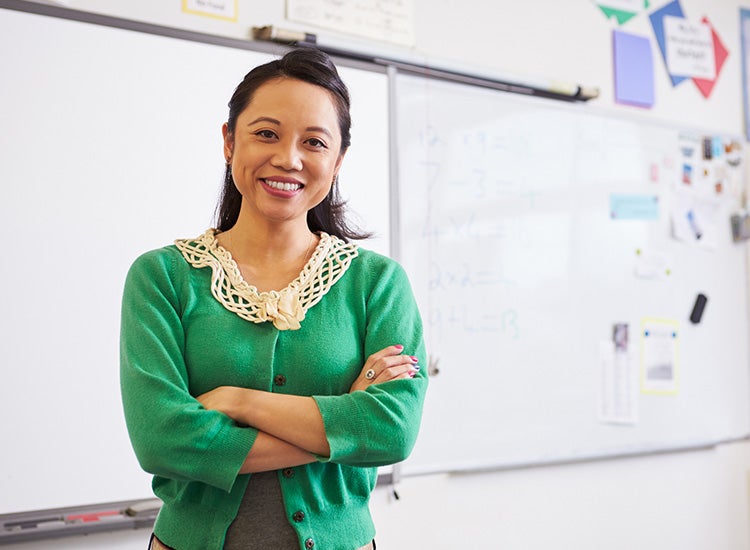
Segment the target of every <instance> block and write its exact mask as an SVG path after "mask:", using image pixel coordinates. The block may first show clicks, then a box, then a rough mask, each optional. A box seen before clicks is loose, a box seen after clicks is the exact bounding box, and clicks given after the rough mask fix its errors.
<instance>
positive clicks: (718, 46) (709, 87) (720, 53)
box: [693, 17, 729, 99]
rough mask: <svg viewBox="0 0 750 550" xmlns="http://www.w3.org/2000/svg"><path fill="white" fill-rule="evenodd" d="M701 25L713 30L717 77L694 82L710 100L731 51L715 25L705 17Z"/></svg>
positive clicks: (694, 79)
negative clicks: (703, 24)
mask: <svg viewBox="0 0 750 550" xmlns="http://www.w3.org/2000/svg"><path fill="white" fill-rule="evenodd" d="M701 23H705V24H706V25H708V26H709V27H710V28H711V38H712V39H713V42H714V63H715V64H716V76H715V77H714V79H713V80H708V79H703V78H693V82H695V85H696V86H698V89H699V90H700V92H701V93H702V94H703V97H705V98H706V99H708V97H709V96H710V95H711V92H712V91H713V89H714V84H716V81H717V80H718V79H719V73H720V72H721V68H722V67H723V66H724V61H726V59H727V57H728V56H729V51H728V50H727V49H726V47H725V46H724V43H723V42H722V41H721V38H719V35H718V34H717V33H716V29H714V27H713V25H711V22H710V21H709V20H708V17H704V18H703V19H701Z"/></svg>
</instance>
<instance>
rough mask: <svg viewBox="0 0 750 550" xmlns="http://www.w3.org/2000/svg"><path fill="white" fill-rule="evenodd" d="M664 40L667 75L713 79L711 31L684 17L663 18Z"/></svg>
mask: <svg viewBox="0 0 750 550" xmlns="http://www.w3.org/2000/svg"><path fill="white" fill-rule="evenodd" d="M663 24H664V36H665V43H666V49H667V70H668V71H669V74H671V75H676V76H686V77H688V78H705V79H710V80H713V79H715V78H716V63H715V61H716V58H715V56H714V43H713V39H712V37H711V27H710V26H709V25H706V24H705V23H702V22H699V21H692V20H690V19H685V18H684V17H673V16H671V15H668V16H665V17H664V19H663Z"/></svg>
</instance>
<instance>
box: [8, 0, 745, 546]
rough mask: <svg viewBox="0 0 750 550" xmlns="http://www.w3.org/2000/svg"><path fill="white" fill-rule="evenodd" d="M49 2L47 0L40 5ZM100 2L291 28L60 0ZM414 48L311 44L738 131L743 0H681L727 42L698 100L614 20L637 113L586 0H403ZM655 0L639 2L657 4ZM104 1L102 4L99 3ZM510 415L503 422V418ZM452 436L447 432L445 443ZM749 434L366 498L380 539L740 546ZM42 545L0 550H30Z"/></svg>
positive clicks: (433, 482)
mask: <svg viewBox="0 0 750 550" xmlns="http://www.w3.org/2000/svg"><path fill="white" fill-rule="evenodd" d="M47 3H51V2H47ZM57 3H59V4H65V5H68V6H70V7H73V8H78V9H83V10H89V11H101V10H107V11H106V13H107V14H110V15H116V16H120V17H125V18H130V19H139V20H144V21H149V22H153V23H158V24H162V25H168V26H176V27H181V28H187V29H191V30H197V31H201V32H208V33H215V34H220V35H226V36H231V37H241V38H246V37H247V36H248V32H249V27H250V26H252V25H265V24H276V25H279V26H282V27H286V28H300V26H299V25H297V24H295V23H292V22H289V21H286V20H285V18H284V2H283V0H269V1H266V2H249V1H248V0H241V1H240V17H239V22H238V23H231V22H223V21H218V20H212V19H209V18H204V17H200V16H195V15H189V14H183V13H181V12H180V7H179V6H180V3H179V2H153V1H152V0H111V1H110V2H107V3H102V2H99V1H97V0H67V1H65V2H57ZM414 3H415V10H416V39H417V44H416V47H415V48H414V49H412V50H403V49H398V48H391V47H386V46H383V45H377V44H372V43H365V42H362V41H358V40H356V39H353V38H351V37H348V38H347V37H344V36H336V35H335V34H333V33H330V32H327V31H323V30H320V29H310V30H312V31H314V32H315V31H317V32H318V35H319V37H320V38H321V41H323V40H326V41H329V42H330V43H331V44H334V43H336V44H340V45H344V44H345V45H348V46H349V47H350V48H357V47H359V48H361V49H364V50H370V51H372V50H374V51H379V52H380V53H383V54H386V55H387V54H389V53H391V54H392V55H393V56H395V57H410V58H412V59H415V60H422V61H424V62H427V63H433V64H437V65H441V64H460V65H461V66H462V67H463V68H464V69H471V68H475V69H476V70H477V71H481V72H496V73H499V74H502V75H505V74H517V75H524V76H528V77H530V78H535V79H536V78H550V79H559V80H563V81H569V82H575V83H581V84H586V85H594V86H598V87H599V88H600V89H601V92H602V93H601V97H600V98H599V99H597V100H596V103H597V104H598V105H601V106H603V107H605V108H611V109H615V110H620V111H625V112H633V113H638V114H639V115H642V116H649V117H654V118H658V119H664V120H667V121H671V122H676V123H679V124H681V125H685V126H695V127H699V128H706V129H710V130H714V131H716V132H729V133H736V134H741V133H742V132H743V125H742V121H743V109H742V87H741V68H740V42H739V40H740V37H739V7H740V5H744V6H745V7H750V1H747V0H745V1H744V2H741V1H740V0H681V4H682V7H683V9H684V11H685V14H686V15H687V17H688V18H690V19H694V20H697V19H699V18H700V17H702V16H704V15H706V16H708V17H709V19H710V20H711V22H712V24H713V25H714V27H715V28H716V29H717V31H718V33H719V35H720V36H721V38H722V40H723V42H724V44H725V45H726V47H727V49H728V50H729V58H728V59H727V62H726V65H725V67H724V69H723V71H722V73H721V74H720V76H719V79H718V82H717V84H716V86H715V88H714V91H713V94H712V96H711V98H710V99H708V100H706V99H704V98H703V96H702V95H701V94H700V93H699V92H698V90H697V88H696V87H695V86H694V85H693V84H692V83H691V82H684V83H682V84H681V85H679V86H678V87H675V88H673V87H672V86H671V83H670V81H669V78H668V75H667V73H666V71H665V69H664V63H663V61H662V58H661V54H660V53H659V51H658V46H657V45H656V41H655V40H654V38H653V33H652V32H651V29H650V23H649V21H648V18H647V17H646V15H645V14H641V15H639V16H638V17H637V18H636V19H634V20H632V21H630V22H628V23H627V24H626V25H624V26H623V27H622V28H623V30H627V31H630V32H634V33H638V34H642V35H644V36H649V37H651V41H652V47H653V49H654V55H655V72H656V78H655V80H656V105H655V106H654V108H653V109H650V110H644V109H637V108H633V107H624V106H619V105H616V104H615V103H614V100H613V74H612V62H611V59H612V48H611V42H612V38H611V30H612V28H613V27H614V25H613V24H612V23H610V22H609V21H607V20H605V19H604V16H603V15H602V14H601V12H600V11H599V10H598V8H596V6H595V5H594V3H593V1H592V0H577V1H565V2H561V1H560V0H525V1H518V0H515V1H508V0H506V1H505V2H500V1H489V0H414ZM666 3H667V2H666V1H664V0H657V1H653V0H652V2H651V8H650V10H649V11H652V10H653V9H656V8H659V7H661V6H662V5H664V4H666ZM102 4H106V7H105V6H103V5H102ZM507 421H509V422H510V421H512V419H507ZM446 444H450V442H446ZM749 471H750V444H747V443H742V444H740V443H735V444H731V445H726V446H723V447H719V448H717V449H716V450H712V451H701V452H694V453H685V454H672V455H661V456H654V457H643V458H633V459H626V460H612V461H606V462H599V463H585V464H575V465H568V466H557V467H549V468H543V469H529V470H521V471H510V472H497V473H492V474H486V473H485V474H474V475H461V476H427V477H419V478H407V479H405V480H403V481H402V483H401V484H400V486H399V493H400V495H401V499H400V500H399V501H394V500H393V499H392V498H390V497H389V494H388V492H387V491H384V490H379V491H377V492H376V494H375V496H374V498H373V512H374V515H375V517H376V521H377V524H378V528H379V534H378V540H379V542H380V544H381V547H382V548H384V549H391V550H400V549H407V548H409V549H410V548H431V549H469V548H471V549H473V548H503V549H522V550H534V549H542V548H544V549H547V548H561V549H575V550H587V549H591V550H600V549H602V548H607V549H608V550H617V549H623V550H624V549H628V550H630V549H634V548H637V549H641V550H642V549H648V550H650V549H654V550H657V549H658V550H670V549H675V550H676V549H679V550H693V549H694V550H704V549H708V548H710V549H722V550H724V549H730V550H743V549H750V523H749V521H748V520H749V519H750V517H749V514H750V510H749V508H748V472H749ZM147 538H148V533H147V532H143V531H134V532H127V533H112V534H106V535H95V536H89V537H84V538H78V539H63V540H61V541H60V542H59V544H56V545H55V547H56V548H59V549H62V550H65V549H74V548H75V549H89V548H91V549H93V548H103V547H106V548H112V549H117V550H130V549H138V548H144V547H145V543H146V541H147ZM48 547H49V543H44V544H41V543H40V544H37V543H29V544H24V545H16V546H10V547H8V548H9V549H18V550H21V549H26V550H41V549H42V548H48Z"/></svg>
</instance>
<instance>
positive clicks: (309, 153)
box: [223, 78, 344, 223]
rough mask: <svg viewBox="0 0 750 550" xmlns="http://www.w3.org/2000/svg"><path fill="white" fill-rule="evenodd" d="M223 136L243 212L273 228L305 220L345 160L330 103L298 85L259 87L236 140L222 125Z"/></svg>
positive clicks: (324, 94)
mask: <svg viewBox="0 0 750 550" xmlns="http://www.w3.org/2000/svg"><path fill="white" fill-rule="evenodd" d="M223 132H224V155H225V157H226V158H227V159H231V165H232V176H233V178H234V183H235V185H236V187H237V189H238V190H239V192H240V193H241V194H242V211H243V212H246V211H247V212H248V213H252V215H253V216H254V217H257V216H260V217H262V218H265V219H266V220H268V221H271V222H275V223H276V222H285V221H290V220H296V221H299V220H300V218H302V219H305V220H306V217H307V211H308V210H310V209H311V208H313V207H314V206H316V205H317V204H319V203H320V202H321V201H322V200H323V199H324V198H325V196H326V195H327V194H328V192H329V190H330V189H331V185H332V182H333V179H334V178H335V177H336V175H337V174H338V171H339V168H340V166H341V161H342V160H343V158H344V155H343V153H340V150H341V132H340V130H339V125H338V116H337V113H336V106H335V104H334V101H333V98H332V97H331V95H330V94H329V92H328V91H327V90H326V89H324V88H321V87H320V86H315V85H314V84H309V83H307V82H303V81H301V80H295V79H290V78H277V79H274V80H270V81H268V82H267V83H265V84H263V85H262V86H261V87H259V88H258V89H257V90H256V92H255V95H254V96H253V99H252V101H250V103H249V105H248V106H247V108H245V110H244V111H242V113H240V115H239V117H238V118H237V123H236V126H235V131H234V135H230V134H228V133H227V125H226V124H225V125H224V128H223ZM241 215H242V214H241Z"/></svg>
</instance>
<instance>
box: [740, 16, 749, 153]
mask: <svg viewBox="0 0 750 550" xmlns="http://www.w3.org/2000/svg"><path fill="white" fill-rule="evenodd" d="M740 35H741V40H742V90H743V94H744V95H743V97H744V101H745V139H747V140H748V141H750V90H749V89H748V88H749V87H750V9H746V8H742V9H740Z"/></svg>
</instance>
